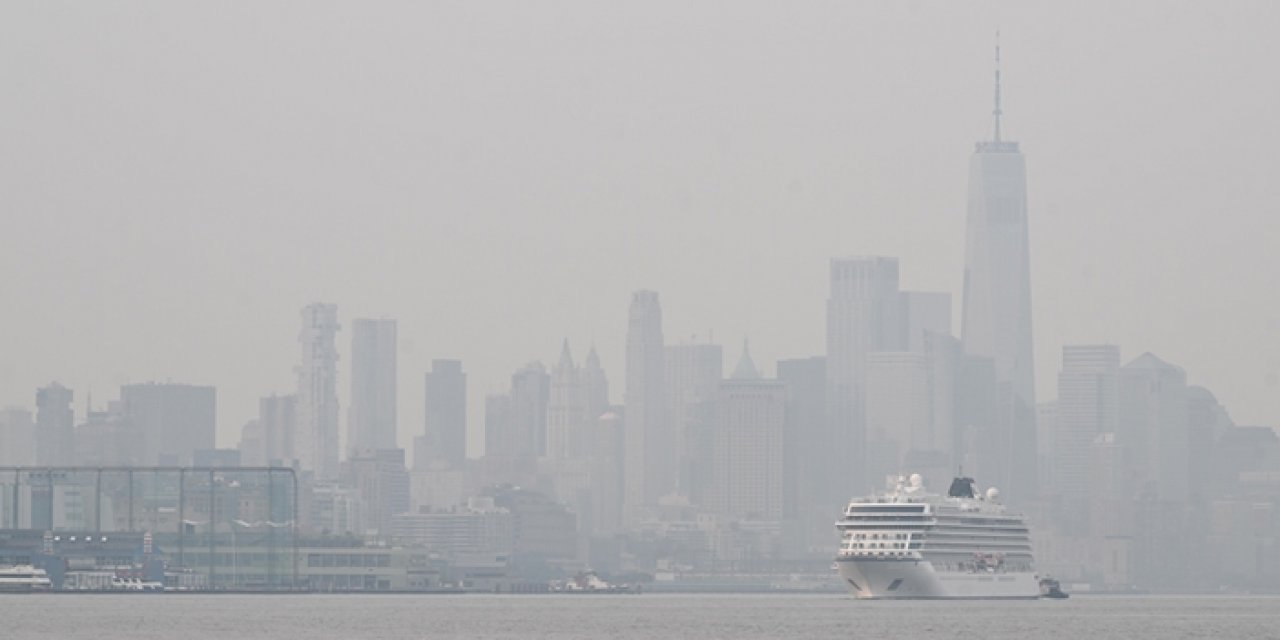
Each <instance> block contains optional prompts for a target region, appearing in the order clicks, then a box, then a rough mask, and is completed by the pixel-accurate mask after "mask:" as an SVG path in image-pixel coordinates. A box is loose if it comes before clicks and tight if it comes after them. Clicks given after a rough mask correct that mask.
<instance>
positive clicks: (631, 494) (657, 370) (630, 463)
mask: <svg viewBox="0 0 1280 640" xmlns="http://www.w3.org/2000/svg"><path fill="white" fill-rule="evenodd" d="M663 355H664V354H663V338H662V307H661V305H659V304H658V294H657V293H656V292H653V291H636V292H635V293H633V294H632V295H631V308H630V310H629V312H628V320H627V380H626V386H627V388H626V395H625V397H624V398H623V402H624V403H625V406H626V427H625V429H626V432H625V439H626V460H625V463H624V470H623V473H624V474H625V481H624V500H623V502H624V506H625V514H626V515H625V517H626V520H627V522H628V523H629V524H634V523H636V522H638V520H639V519H640V515H641V514H640V511H641V508H642V507H643V506H644V505H651V504H654V503H656V502H657V500H658V498H660V497H662V496H664V495H666V494H668V493H670V492H671V491H672V490H674V489H675V488H676V483H677V474H676V465H677V463H676V461H675V459H674V458H673V456H672V455H671V454H672V446H671V442H672V434H671V429H669V428H668V425H667V421H666V416H665V413H666V412H665V405H666V400H667V398H666V386H665V381H664V377H665V375H664V374H665V371H664V365H663Z"/></svg>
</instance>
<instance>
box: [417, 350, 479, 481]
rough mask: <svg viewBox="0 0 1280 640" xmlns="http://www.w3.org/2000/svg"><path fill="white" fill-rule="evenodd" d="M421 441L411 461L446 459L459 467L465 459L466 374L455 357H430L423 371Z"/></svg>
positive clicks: (422, 461)
mask: <svg viewBox="0 0 1280 640" xmlns="http://www.w3.org/2000/svg"><path fill="white" fill-rule="evenodd" d="M425 386H426V399H427V404H426V420H425V423H426V424H425V428H426V429H425V431H424V432H423V436H424V441H423V443H422V446H421V447H419V448H418V449H417V450H416V451H414V465H416V466H418V467H423V466H424V464H425V463H426V462H429V461H433V460H434V461H443V462H447V463H448V464H449V466H450V467H452V468H460V467H461V466H462V465H463V463H465V462H466V461H467V374H466V373H465V372H463V371H462V362H461V361H459V360H432V361H431V371H430V372H429V373H427V375H426V385H425Z"/></svg>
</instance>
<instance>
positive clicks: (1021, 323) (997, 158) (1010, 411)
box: [960, 48, 1036, 502]
mask: <svg viewBox="0 0 1280 640" xmlns="http://www.w3.org/2000/svg"><path fill="white" fill-rule="evenodd" d="M999 57H1000V54H999V48H997V49H996V83H995V109H994V111H993V112H992V116H993V119H994V123H995V130H994V134H993V136H992V139H991V140H990V141H987V142H979V143H977V145H976V147H975V150H974V153H973V156H972V158H971V159H970V161H969V205H968V215H967V223H966V224H967V231H966V236H965V267H964V309H963V321H962V324H961V328H960V331H961V340H962V341H963V343H964V350H965V353H967V354H969V355H971V356H978V357H983V358H990V359H991V360H992V363H993V364H994V366H995V373H996V382H997V387H998V394H999V397H998V399H999V403H1000V406H999V408H998V411H997V415H998V416H999V419H1000V421H1001V422H1000V424H999V428H1000V433H999V434H998V437H997V438H996V440H999V441H1001V442H1003V443H1006V445H1007V446H1006V447H1005V450H1006V453H1004V454H1003V455H1002V456H1001V459H1000V460H999V462H1000V466H999V468H998V469H996V470H995V471H996V473H997V474H998V476H999V477H995V478H983V479H982V481H983V482H992V483H994V484H998V485H999V486H1001V487H1006V489H1003V491H1004V495H1005V496H1006V498H1007V499H1009V500H1010V501H1013V502H1016V501H1018V500H1020V499H1024V498H1027V497H1029V496H1033V495H1035V493H1036V469H1035V463H1036V441H1035V440H1036V430H1035V407H1036V402H1035V373H1034V360H1033V358H1032V350H1031V349H1032V344H1031V261H1030V252H1029V250H1028V245H1027V243H1028V240H1027V180H1026V163H1025V161H1024V159H1023V156H1022V153H1021V152H1020V151H1019V150H1018V143H1016V142H1011V141H1008V140H1005V139H1003V137H1002V136H1001V130H1000V125H1001V122H1000V119H1001V115H1002V111H1001V109H1000V68H999Z"/></svg>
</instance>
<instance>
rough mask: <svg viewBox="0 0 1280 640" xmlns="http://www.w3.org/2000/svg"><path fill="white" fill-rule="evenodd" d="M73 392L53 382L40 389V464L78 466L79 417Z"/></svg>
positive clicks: (37, 403)
mask: <svg viewBox="0 0 1280 640" xmlns="http://www.w3.org/2000/svg"><path fill="white" fill-rule="evenodd" d="M71 400H72V393H71V390H70V389H68V388H66V387H64V386H62V385H61V384H58V383H57V382H52V383H50V384H49V386H47V387H43V388H41V389H37V390H36V464H38V465H43V466H50V465H69V464H74V463H75V461H74V460H73V458H74V456H75V414H74V413H73V412H72V410H71Z"/></svg>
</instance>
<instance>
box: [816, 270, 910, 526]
mask: <svg viewBox="0 0 1280 640" xmlns="http://www.w3.org/2000/svg"><path fill="white" fill-rule="evenodd" d="M905 348H906V327H905V323H904V322H903V318H902V294H901V291H899V288H898V259H897V258H885V257H876V256H873V257H856V258H848V259H836V260H832V261H831V292H830V296H829V297H828V298H827V419H828V420H829V421H830V431H831V435H832V437H833V440H832V442H830V443H828V446H829V447H830V455H831V456H832V457H833V459H832V460H830V461H829V464H830V465H831V466H832V468H838V469H842V470H844V474H843V477H839V478H834V479H833V480H834V483H833V485H832V486H831V487H829V489H828V490H829V491H830V492H831V493H830V494H829V495H828V496H827V498H828V499H829V500H837V501H838V500H846V499H848V498H849V496H850V495H855V494H859V493H863V492H866V491H867V490H868V489H871V488H874V487H873V485H872V484H871V483H873V482H874V479H873V478H871V477H870V474H869V473H867V471H866V462H867V457H866V456H867V438H866V380H867V354H868V353H870V352H873V351H901V350H903V349H905ZM876 486H878V485H876Z"/></svg>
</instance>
